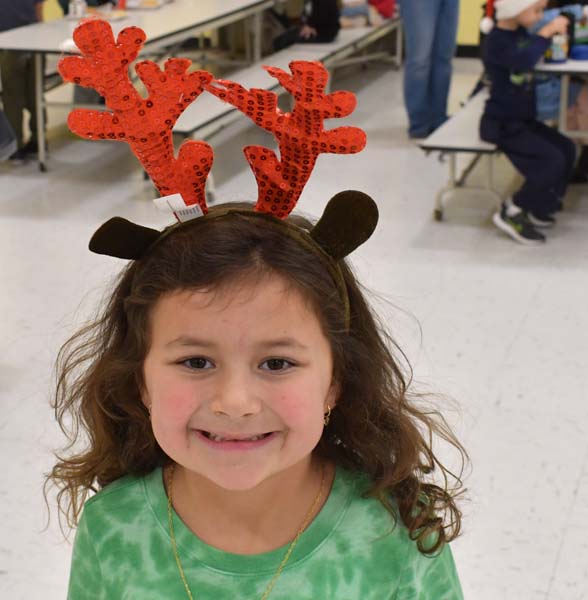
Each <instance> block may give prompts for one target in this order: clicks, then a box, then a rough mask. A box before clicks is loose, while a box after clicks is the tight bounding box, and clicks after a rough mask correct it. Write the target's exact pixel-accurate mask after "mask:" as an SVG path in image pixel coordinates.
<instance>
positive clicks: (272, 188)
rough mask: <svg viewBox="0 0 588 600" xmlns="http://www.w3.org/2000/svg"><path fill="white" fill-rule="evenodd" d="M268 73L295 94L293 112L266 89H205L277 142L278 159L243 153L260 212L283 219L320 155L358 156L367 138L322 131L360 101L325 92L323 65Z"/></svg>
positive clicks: (259, 151)
mask: <svg viewBox="0 0 588 600" xmlns="http://www.w3.org/2000/svg"><path fill="white" fill-rule="evenodd" d="M265 70H266V71H267V72H268V73H269V74H270V75H271V76H272V77H275V78H276V79H277V80H278V81H279V82H280V84H281V85H282V87H283V88H284V89H285V90H286V91H287V92H289V93H290V95H292V96H293V98H294V109H293V110H292V112H291V113H283V112H282V111H281V110H280V109H279V108H278V106H277V105H278V100H277V96H276V94H274V93H273V92H268V91H266V90H262V89H251V90H246V89H245V88H243V87H242V86H241V85H239V84H238V83H235V82H233V81H226V80H215V81H214V82H213V83H214V84H216V85H213V84H211V85H208V86H206V89H207V90H208V91H209V92H211V93H212V94H214V95H215V96H217V97H218V98H220V99H221V100H224V101H225V102H228V103H230V104H232V105H233V106H235V107H236V108H238V109H239V110H240V111H241V112H243V113H245V114H246V115H247V116H248V117H249V118H250V119H251V120H253V121H254V122H255V123H256V124H257V125H259V126H260V127H263V129H266V130H267V131H269V132H270V133H272V134H273V135H274V137H275V138H276V140H277V141H278V145H279V149H280V160H278V158H277V157H276V155H275V154H274V152H273V151H272V150H269V149H268V148H264V147H263V146H247V147H246V148H244V152H245V156H246V157H247V160H248V162H249V164H250V165H251V168H252V169H253V172H254V173H255V178H256V179H257V183H258V186H259V195H258V198H257V206H256V210H258V211H260V212H267V213H271V214H273V215H274V216H276V217H278V218H280V219H284V218H285V217H287V216H288V214H290V212H291V211H292V209H293V208H294V206H295V205H296V202H297V201H298V198H299V197H300V194H301V193H302V190H303V188H304V186H305V184H306V182H307V181H308V178H309V177H310V174H311V172H312V169H313V167H314V163H315V162H316V159H317V157H318V155H319V154H321V153H323V152H332V153H337V154H352V153H355V152H359V151H360V150H362V149H363V148H364V146H365V143H366V137H365V133H364V132H363V131H362V130H361V129H359V128H357V127H339V128H337V129H331V130H330V131H325V130H324V129H323V121H324V120H325V119H330V118H340V117H346V116H347V115H349V114H351V113H352V112H353V111H354V109H355V104H356V102H355V96H354V95H353V94H352V93H351V92H343V91H340V92H334V93H332V94H325V88H326V86H327V81H328V78H329V74H328V71H327V70H326V69H325V67H324V66H323V65H322V64H321V63H319V62H310V61H293V62H291V63H290V70H291V72H292V74H291V75H290V74H289V73H286V72H285V71H283V70H282V69H278V68H275V67H265ZM216 86H222V87H216Z"/></svg>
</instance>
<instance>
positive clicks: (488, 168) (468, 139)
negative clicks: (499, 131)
mask: <svg viewBox="0 0 588 600" xmlns="http://www.w3.org/2000/svg"><path fill="white" fill-rule="evenodd" d="M487 98H488V91H487V90H486V89H482V90H481V91H480V92H478V93H477V94H476V95H475V96H473V97H472V98H470V99H469V100H468V102H466V104H464V106H463V107H462V108H460V109H459V110H458V111H457V112H456V113H455V114H454V115H452V116H451V117H450V118H449V119H448V120H447V121H446V122H445V123H443V125H441V127H439V128H438V129H436V130H435V131H434V132H433V133H432V134H431V135H429V137H427V138H426V139H424V140H423V141H422V142H420V143H419V147H420V148H422V149H423V150H424V151H425V152H427V153H429V152H439V153H440V155H441V157H444V156H447V157H448V159H449V160H448V163H449V179H448V182H447V184H446V185H445V186H444V187H443V188H441V189H440V190H439V192H438V193H437V195H436V196H435V208H434V210H433V216H434V218H435V220H436V221H442V220H443V212H444V207H443V198H444V196H445V195H446V194H447V193H449V192H456V191H466V190H469V191H472V190H476V191H484V192H485V193H488V194H490V195H492V196H493V197H494V198H495V200H496V201H497V204H498V205H500V203H501V202H502V197H501V195H500V194H499V192H498V191H497V190H496V188H495V186H494V159H495V156H496V155H497V154H498V152H499V150H498V148H497V147H496V145H495V144H491V143H489V142H485V141H484V140H482V139H480V134H479V129H480V119H481V117H482V114H483V113H484V105H485V103H486V100H487ZM458 153H469V154H473V155H474V156H473V158H472V159H471V160H470V162H469V164H468V165H467V166H466V168H465V169H464V170H463V172H462V173H461V175H460V176H459V177H458V176H457V173H456V170H457V160H456V157H457V154H458ZM482 158H483V159H484V164H485V175H486V185H485V186H484V187H480V186H472V185H467V178H468V176H469V175H470V173H471V172H472V170H473V169H474V167H475V166H476V164H477V163H478V162H479V160H480V159H482Z"/></svg>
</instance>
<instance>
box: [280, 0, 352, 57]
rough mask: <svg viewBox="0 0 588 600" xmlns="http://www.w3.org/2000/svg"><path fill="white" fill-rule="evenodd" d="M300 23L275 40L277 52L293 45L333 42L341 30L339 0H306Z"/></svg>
mask: <svg viewBox="0 0 588 600" xmlns="http://www.w3.org/2000/svg"><path fill="white" fill-rule="evenodd" d="M300 23H301V24H300V25H298V26H296V27H291V28H290V29H288V30H287V31H285V32H284V33H282V34H281V35H279V36H278V37H277V38H276V39H275V40H274V51H275V52H277V51H278V50H282V49H284V48H287V47H288V46H292V45H293V44H328V43H330V42H332V41H333V40H334V39H335V38H336V37H337V34H338V33H339V29H340V25H339V3H338V0H305V2H304V8H303V10H302V15H301V16H300Z"/></svg>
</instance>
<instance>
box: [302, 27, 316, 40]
mask: <svg viewBox="0 0 588 600" xmlns="http://www.w3.org/2000/svg"><path fill="white" fill-rule="evenodd" d="M300 37H303V38H304V39H305V40H309V39H310V38H313V37H316V29H315V28H314V27H311V26H310V25H304V26H303V27H302V29H300Z"/></svg>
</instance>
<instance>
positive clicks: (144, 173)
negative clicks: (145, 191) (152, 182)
mask: <svg viewBox="0 0 588 600" xmlns="http://www.w3.org/2000/svg"><path fill="white" fill-rule="evenodd" d="M148 180H149V173H147V171H143V181H148Z"/></svg>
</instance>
